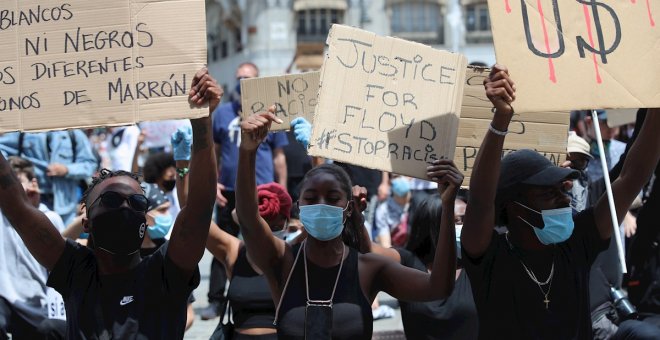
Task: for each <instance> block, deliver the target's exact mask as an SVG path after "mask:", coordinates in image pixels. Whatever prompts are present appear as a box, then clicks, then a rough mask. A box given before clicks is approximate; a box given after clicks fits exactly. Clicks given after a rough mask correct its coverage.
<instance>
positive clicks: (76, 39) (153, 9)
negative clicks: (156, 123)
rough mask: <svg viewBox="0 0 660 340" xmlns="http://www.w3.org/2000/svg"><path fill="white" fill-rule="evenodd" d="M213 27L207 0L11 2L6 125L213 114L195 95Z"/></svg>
mask: <svg viewBox="0 0 660 340" xmlns="http://www.w3.org/2000/svg"><path fill="white" fill-rule="evenodd" d="M176 18H179V19H178V20H176ZM205 27H206V25H205V15H204V2H203V1H201V0H182V1H153V0H130V1H86V0H67V1H59V2H58V1H52V0H47V1H41V0H40V1H36V0H28V1H24V0H20V1H19V0H14V1H4V2H3V4H2V6H1V7H0V132H5V131H15V130H49V129H63V128H72V127H88V126H98V125H121V124H130V123H134V122H137V121H145V120H158V119H173V118H195V117H201V116H204V115H208V112H207V110H205V109H193V108H191V106H190V104H189V103H188V99H187V97H188V91H189V88H190V84H191V82H192V77H193V76H194V74H195V72H196V71H197V70H198V69H199V68H201V67H202V66H203V65H204V63H205V62H206V34H205V30H206V28H205Z"/></svg>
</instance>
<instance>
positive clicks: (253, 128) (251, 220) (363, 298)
mask: <svg viewBox="0 0 660 340" xmlns="http://www.w3.org/2000/svg"><path fill="white" fill-rule="evenodd" d="M271 110H272V108H271ZM272 122H279V120H278V119H277V118H276V117H275V116H274V114H273V113H272V112H265V113H260V114H256V115H252V116H250V117H249V118H248V119H246V120H245V121H243V122H242V124H241V133H242V137H241V139H242V142H241V145H240V153H239V171H238V177H237V181H236V186H237V190H236V209H237V214H238V219H239V222H240V226H241V232H242V234H243V236H244V239H245V244H246V246H247V251H248V254H250V258H252V259H253V260H254V262H255V264H256V265H257V266H258V267H259V268H260V269H261V270H262V271H263V272H264V274H265V275H266V278H267V279H268V283H269V286H270V289H271V294H272V296H273V301H274V302H275V304H276V305H277V306H278V313H277V314H276V318H275V321H276V322H277V325H278V335H279V337H280V339H299V338H302V337H304V336H306V337H307V338H308V339H329V338H335V339H371V335H372V327H373V325H372V315H371V307H370V305H371V301H373V299H374V298H375V297H376V294H377V293H378V292H379V291H385V292H387V293H389V294H391V295H392V296H394V297H396V298H398V299H401V300H409V301H429V300H434V299H438V298H443V297H446V296H448V295H449V294H450V293H451V291H452V288H453V286H454V277H455V266H456V263H455V262H456V260H455V259H456V253H455V251H456V250H455V236H454V228H453V221H454V220H453V218H454V216H453V211H446V210H445V211H443V215H442V223H443V225H445V226H451V227H446V228H442V229H441V232H440V235H439V237H438V243H437V252H436V256H435V260H434V262H433V266H432V267H433V268H432V271H431V273H430V274H429V273H426V272H422V271H419V270H416V269H412V268H407V267H404V266H402V265H401V264H399V263H397V262H395V261H392V260H390V259H388V258H385V257H382V256H380V255H376V254H359V253H358V250H357V249H358V248H360V243H361V242H364V238H359V237H356V236H357V235H355V234H353V235H351V232H354V231H355V230H356V229H355V228H353V227H352V225H351V224H353V223H355V222H354V219H355V218H356V216H360V211H359V210H358V209H357V208H356V204H355V202H352V201H353V200H352V197H353V190H352V188H351V183H350V179H349V178H348V175H347V174H346V172H344V171H343V170H342V169H341V168H339V167H337V166H335V165H321V166H319V167H316V168H314V169H312V170H310V171H309V172H308V173H307V174H306V175H305V178H304V179H303V181H302V183H301V189H300V190H301V191H300V200H299V201H298V204H299V206H300V219H301V221H302V222H303V225H304V227H305V230H306V231H307V233H308V237H307V239H306V240H305V241H304V242H303V243H302V244H301V245H298V246H294V247H291V246H290V245H288V244H286V243H285V242H284V241H283V240H280V239H278V238H276V237H274V236H273V235H272V233H271V231H270V227H269V226H268V224H267V223H266V222H265V221H264V219H263V218H261V217H260V216H259V211H258V208H257V204H258V202H257V191H256V183H255V167H256V160H255V159H256V150H257V148H258V147H259V144H260V143H261V142H262V141H263V140H264V139H265V138H266V136H267V135H268V130H269V128H270V125H271V123H272ZM449 166H450V162H449V161H447V160H439V161H436V162H434V164H433V165H431V166H430V167H429V168H428V169H427V174H428V176H429V178H431V179H433V180H435V181H437V182H438V183H440V187H441V189H442V190H443V192H444V194H445V195H449V196H451V195H455V192H456V191H457V190H458V187H459V186H460V183H461V181H462V177H461V178H457V177H458V176H455V175H454V174H453V173H451V172H450V171H448V170H447V168H448V167H449ZM351 203H353V204H351ZM345 243H347V244H350V245H352V247H348V248H347V246H346V245H345ZM401 278H405V280H402V279H401Z"/></svg>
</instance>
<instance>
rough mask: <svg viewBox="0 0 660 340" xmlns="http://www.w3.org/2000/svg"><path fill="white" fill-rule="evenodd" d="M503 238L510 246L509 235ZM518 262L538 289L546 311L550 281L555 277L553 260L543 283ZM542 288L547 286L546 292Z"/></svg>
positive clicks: (548, 301) (550, 287) (521, 262)
mask: <svg viewBox="0 0 660 340" xmlns="http://www.w3.org/2000/svg"><path fill="white" fill-rule="evenodd" d="M504 236H505V238H506V242H507V243H509V246H512V245H511V242H510V241H509V233H506V234H505V235H504ZM518 261H520V264H522V266H523V268H524V269H525V272H527V276H529V278H530V279H531V280H532V281H534V283H536V285H537V286H538V287H539V290H540V291H541V294H543V303H545V309H548V308H549V304H550V299H548V296H549V295H550V289H552V279H553V278H554V276H555V259H554V258H553V259H552V267H550V274H549V275H548V279H546V280H545V281H543V282H541V281H540V280H539V279H538V278H536V275H535V274H534V272H533V271H531V270H530V269H529V268H527V266H526V265H525V262H523V261H522V259H520V258H519V259H518ZM544 286H548V290H547V291H545V290H544V289H543V287H544Z"/></svg>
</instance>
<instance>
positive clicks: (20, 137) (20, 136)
mask: <svg viewBox="0 0 660 340" xmlns="http://www.w3.org/2000/svg"><path fill="white" fill-rule="evenodd" d="M23 140H25V132H19V133H18V157H23Z"/></svg>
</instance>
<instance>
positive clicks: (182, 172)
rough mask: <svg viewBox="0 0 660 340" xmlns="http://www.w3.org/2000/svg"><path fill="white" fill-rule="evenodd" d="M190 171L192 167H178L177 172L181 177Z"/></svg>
mask: <svg viewBox="0 0 660 340" xmlns="http://www.w3.org/2000/svg"><path fill="white" fill-rule="evenodd" d="M189 172H190V169H188V168H178V169H176V173H177V175H179V178H183V177H185V176H186V175H187V174H188V173H189Z"/></svg>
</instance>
